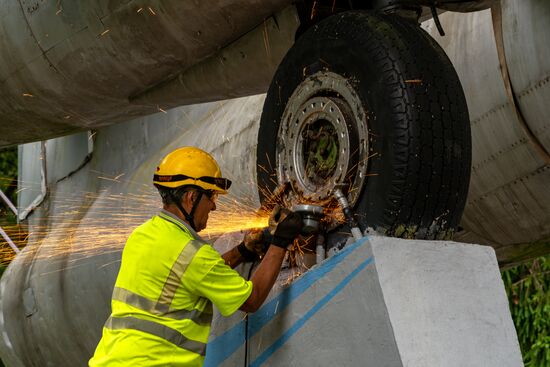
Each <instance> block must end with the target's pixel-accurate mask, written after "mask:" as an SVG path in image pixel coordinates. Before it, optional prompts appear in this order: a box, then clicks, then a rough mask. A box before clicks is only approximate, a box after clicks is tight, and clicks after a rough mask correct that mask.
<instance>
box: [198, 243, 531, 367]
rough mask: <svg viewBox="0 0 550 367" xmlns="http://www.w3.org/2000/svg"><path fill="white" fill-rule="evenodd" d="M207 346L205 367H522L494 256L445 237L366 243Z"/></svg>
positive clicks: (278, 292) (233, 321)
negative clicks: (246, 365) (245, 364)
mask: <svg viewBox="0 0 550 367" xmlns="http://www.w3.org/2000/svg"><path fill="white" fill-rule="evenodd" d="M281 281H283V279H281ZM210 340H211V341H210V343H209V345H208V350H207V357H206V363H205V366H217V365H224V366H241V365H243V363H244V362H245V358H246V361H247V363H248V364H249V365H250V366H262V365H265V366H289V365H291V366H392V367H395V366H407V367H409V366H423V367H425V366H434V367H435V366H438V367H439V366H446V367H452V366H457V367H458V366H460V367H463V366H485V367H491V366H494V367H497V366H498V367H503V366H510V367H511V366H522V365H523V363H522V359H521V353H520V350H519V344H518V341H517V336H516V332H515V328H514V325H513V323H512V319H511V316H510V312H509V308H508V301H507V298H506V294H505V291H504V286H503V283H502V280H501V278H500V271H499V268H498V264H497V261H496V257H495V253H494V250H493V249H492V248H490V247H486V246H478V245H467V244H461V243H454V242H443V241H413V240H401V239H395V238H386V237H377V236H370V237H368V238H365V239H363V240H361V241H358V242H356V243H354V244H351V245H349V246H347V247H346V248H345V249H344V250H343V251H341V252H340V253H338V254H336V255H335V256H333V257H331V258H330V259H327V260H325V261H324V262H322V263H321V264H319V265H317V266H315V267H313V268H312V269H311V270H309V271H308V272H307V273H305V274H303V275H302V276H301V277H300V278H298V279H297V280H295V281H293V282H292V284H290V285H288V286H283V287H277V288H276V289H274V290H273V291H272V293H271V295H270V297H269V299H268V300H267V301H266V303H265V304H264V305H263V306H262V308H261V309H260V310H259V311H258V312H256V313H255V314H253V315H250V316H249V318H248V320H246V319H245V318H244V314H242V313H237V314H236V315H233V316H232V317H231V318H222V317H216V319H215V322H214V325H213V330H212V335H211V338H210Z"/></svg>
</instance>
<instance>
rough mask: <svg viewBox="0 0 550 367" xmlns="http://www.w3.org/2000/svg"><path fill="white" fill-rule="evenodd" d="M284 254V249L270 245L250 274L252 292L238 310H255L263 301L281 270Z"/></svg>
mask: <svg viewBox="0 0 550 367" xmlns="http://www.w3.org/2000/svg"><path fill="white" fill-rule="evenodd" d="M285 254H286V249H284V248H281V247H277V246H270V247H269V250H268V251H267V253H266V254H265V256H264V258H263V259H262V262H261V263H260V266H259V267H258V269H257V270H256V272H255V273H254V275H253V276H252V279H250V280H251V281H252V293H250V296H248V299H247V300H246V301H245V302H244V303H243V305H242V306H241V308H240V310H241V311H244V312H256V311H257V310H258V309H259V308H260V306H261V305H262V304H263V303H264V301H265V299H266V298H267V295H268V294H269V291H270V290H271V288H272V287H273V284H275V280H276V279H277V276H278V275H279V271H280V270H281V264H282V263H283V259H284V257H285Z"/></svg>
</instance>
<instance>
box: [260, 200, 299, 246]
mask: <svg viewBox="0 0 550 367" xmlns="http://www.w3.org/2000/svg"><path fill="white" fill-rule="evenodd" d="M302 227H303V221H302V216H301V215H300V214H298V213H294V212H293V211H292V210H289V209H286V208H281V207H280V206H279V205H276V206H275V208H273V211H272V212H271V216H270V217H269V227H268V228H269V233H270V234H271V235H272V236H273V238H272V240H271V243H272V244H274V245H276V246H279V247H282V248H286V247H287V246H288V245H289V244H290V243H292V242H293V241H294V239H295V238H296V237H298V235H299V234H300V231H301V230H302Z"/></svg>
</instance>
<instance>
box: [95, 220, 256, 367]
mask: <svg viewBox="0 0 550 367" xmlns="http://www.w3.org/2000/svg"><path fill="white" fill-rule="evenodd" d="M251 291H252V285H251V282H248V281H246V280H244V279H243V278H242V277H240V275H238V273H236V272H235V271H234V270H232V269H231V268H229V267H228V266H227V265H225V263H224V261H223V259H222V258H221V256H220V255H219V254H218V253H217V252H216V251H215V250H214V249H213V248H212V247H211V246H210V245H209V244H207V243H206V242H204V241H203V240H202V239H201V238H200V237H199V236H198V235H197V234H196V233H195V232H194V231H193V230H192V229H190V228H188V227H187V225H186V224H185V223H184V222H182V221H181V220H180V219H179V218H177V217H175V216H174V215H172V214H171V213H169V212H166V211H162V212H161V213H160V214H159V215H158V216H155V217H153V218H152V219H151V220H149V221H147V222H146V223H144V224H143V225H141V226H140V227H138V228H137V229H136V230H135V231H134V232H133V233H132V235H131V236H130V237H129V239H128V241H127V242H126V246H125V247H124V251H123V253H122V263H121V268H120V271H119V274H118V277H117V281H116V284H115V288H114V290H113V297H112V302H111V306H112V314H111V316H110V317H109V319H108V320H107V322H106V323H105V326H104V328H103V337H102V339H101V341H100V343H99V345H98V347H97V349H96V353H95V355H94V357H93V358H92V359H91V360H90V366H110V367H112V366H138V365H139V366H201V365H202V363H203V361H204V355H205V351H206V344H207V342H208V334H209V332H210V323H211V321H212V302H211V301H213V302H214V303H215V304H216V306H217V307H218V308H219V310H220V312H221V313H222V314H223V315H228V314H231V313H233V312H235V311H236V310H237V309H238V308H239V307H240V306H241V305H242V303H244V301H246V299H247V298H248V296H249V295H250V292H251Z"/></svg>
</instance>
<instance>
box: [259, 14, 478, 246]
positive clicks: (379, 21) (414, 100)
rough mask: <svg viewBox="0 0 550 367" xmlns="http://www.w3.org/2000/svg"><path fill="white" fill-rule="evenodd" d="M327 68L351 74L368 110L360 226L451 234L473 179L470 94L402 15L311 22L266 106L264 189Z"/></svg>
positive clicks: (409, 234) (407, 233)
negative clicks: (291, 124) (301, 99)
mask: <svg viewBox="0 0 550 367" xmlns="http://www.w3.org/2000/svg"><path fill="white" fill-rule="evenodd" d="M321 69H324V70H329V71H332V72H335V73H337V74H340V75H342V76H344V77H346V78H349V79H350V80H353V83H354V86H355V89H356V92H357V93H358V94H359V96H360V98H361V100H362V102H363V106H364V109H365V111H368V112H367V113H368V121H367V124H368V130H369V156H371V157H370V158H369V161H368V171H367V172H368V175H369V177H367V180H366V183H365V184H364V185H363V190H362V193H361V194H360V196H359V200H358V202H357V203H356V205H355V208H354V209H355V212H356V215H357V217H358V220H359V223H360V226H361V227H362V228H363V229H364V228H366V227H372V228H374V229H376V230H377V231H379V232H382V233H385V234H386V235H389V236H395V237H404V238H429V239H431V238H450V236H451V235H452V233H453V231H454V230H455V229H456V227H457V226H458V224H459V221H460V218H461V216H462V212H463V210H464V205H465V202H466V196H467V193H468V185H469V181H470V164H471V135H470V123H469V117H468V109H467V105H466V100H465V97H464V92H463V90H462V86H461V84H460V81H459V79H458V76H457V74H456V71H455V70H454V68H453V66H452V64H451V62H450V60H449V59H448V57H447V56H446V55H445V53H444V52H443V50H442V49H441V48H440V47H439V45H438V44H437V43H436V42H435V41H434V40H433V39H432V38H431V37H430V36H429V35H428V34H427V33H426V32H425V31H423V30H422V29H421V28H420V27H419V26H418V25H416V24H413V23H411V22H409V21H407V20H404V19H401V18H399V17H397V16H391V15H384V14H378V13H372V12H363V11H352V12H346V13H341V14H337V15H334V16H332V17H330V18H327V19H325V20H323V21H322V22H320V23H319V24H317V25H315V26H314V27H312V28H311V29H309V30H308V31H307V32H305V33H304V34H303V35H302V36H301V37H300V38H299V39H298V40H297V42H296V43H295V45H294V46H293V47H292V48H291V49H290V50H289V52H288V53H287V55H286V56H285V58H284V59H283V61H282V63H281V65H280V66H279V68H278V69H277V72H276V74H275V76H274V78H273V80H272V83H271V86H270V88H269V91H268V93H267V97H266V100H265V104H264V108H263V113H262V118H261V125H260V131H259V138H258V149H257V157H258V158H257V160H258V166H259V168H258V185H259V188H260V193H265V192H271V191H273V190H274V188H275V182H276V179H275V180H274V177H276V176H275V168H276V163H275V162H276V157H275V149H276V143H277V142H276V138H275V137H276V136H277V133H278V129H279V123H280V120H281V116H282V114H283V111H284V109H285V106H286V104H287V102H288V99H289V97H290V96H291V94H292V92H293V91H294V89H295V88H296V87H297V86H298V85H299V84H300V83H301V82H302V81H303V80H304V79H305V78H306V77H307V76H308V75H311V74H313V73H315V72H317V71H319V70H321ZM374 154H376V155H374ZM373 155H374V156H373ZM265 199H266V198H265V197H264V196H263V195H262V196H261V200H262V201H263V200H265Z"/></svg>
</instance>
